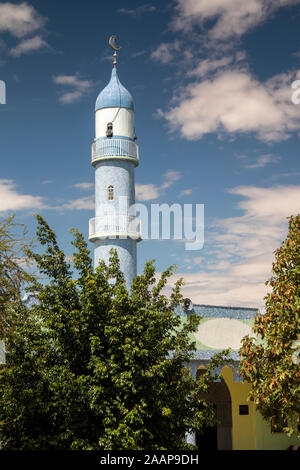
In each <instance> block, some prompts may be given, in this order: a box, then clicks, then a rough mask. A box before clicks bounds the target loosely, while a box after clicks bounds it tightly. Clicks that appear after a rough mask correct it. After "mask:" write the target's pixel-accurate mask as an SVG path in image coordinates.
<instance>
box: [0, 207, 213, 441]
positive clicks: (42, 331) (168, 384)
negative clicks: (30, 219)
mask: <svg viewBox="0 0 300 470" xmlns="http://www.w3.org/2000/svg"><path fill="white" fill-rule="evenodd" d="M37 218H38V231H37V236H38V240H39V241H40V243H41V244H42V245H44V246H45V253H44V254H36V253H33V252H31V251H29V252H28V255H29V256H30V257H31V258H32V259H33V260H34V261H35V262H36V263H37V265H38V267H39V271H40V272H41V274H43V275H44V276H45V277H46V280H45V281H44V282H37V281H34V282H33V283H32V290H33V291H34V292H35V293H36V296H37V299H38V304H37V305H34V306H33V307H31V308H26V306H25V305H22V304H21V305H18V312H17V313H18V316H19V318H20V319H21V320H22V321H20V322H19V323H18V328H17V331H16V333H15V335H14V336H13V337H8V342H7V348H8V351H9V355H8V358H7V364H6V366H3V377H2V379H1V381H0V420H2V421H4V423H5V424H4V426H2V429H0V440H1V443H2V446H3V448H5V449H180V448H185V447H186V444H185V433H186V432H187V431H188V430H190V429H197V428H199V427H200V426H201V425H203V422H204V421H205V420H208V419H209V420H212V419H213V418H212V413H211V409H210V407H209V405H208V404H206V403H205V401H204V400H203V399H201V400H199V396H200V394H201V392H202V391H203V390H204V391H205V390H207V387H208V382H209V374H210V371H208V372H207V374H206V377H205V379H203V380H202V381H200V382H199V383H198V384H196V383H195V381H194V380H193V378H192V376H191V374H190V370H189V368H188V367H187V363H188V362H189V361H190V359H191V357H192V355H193V351H194V348H195V345H194V344H193V343H192V342H191V340H190V333H191V332H193V331H195V329H196V328H197V325H198V322H199V318H197V317H196V315H190V316H189V317H188V321H187V322H186V323H184V324H182V323H181V321H180V317H179V316H178V315H176V314H175V313H174V310H175V308H176V306H178V304H179V303H180V302H181V301H182V296H181V293H180V288H181V285H182V280H180V281H178V282H177V283H176V284H175V286H174V289H173V291H172V293H171V294H170V296H169V298H168V297H166V296H165V295H163V293H162V290H163V288H164V287H165V286H166V283H167V281H168V279H169V277H170V276H171V274H172V271H173V268H169V269H167V270H166V271H165V272H164V273H163V274H162V275H161V277H160V279H159V280H158V281H156V280H155V279H156V277H155V268H154V266H153V264H152V262H148V263H147V264H146V266H145V269H144V272H143V274H142V275H140V276H138V277H137V278H136V279H135V280H134V283H133V286H132V289H131V293H129V292H128V291H127V290H126V287H125V282H124V278H123V274H122V273H121V271H120V268H119V262H118V258H117V255H116V253H115V252H112V253H111V258H110V263H109V265H108V266H106V265H105V264H104V263H100V264H99V266H98V267H97V268H96V270H93V267H92V260H91V258H90V254H89V251H88V248H87V245H86V243H85V241H84V239H83V237H82V235H81V234H80V233H78V232H77V231H76V230H73V233H74V240H73V245H74V248H75V253H74V256H73V264H74V268H75V271H76V273H77V275H76V279H74V277H75V276H74V275H73V274H72V271H71V268H70V265H69V264H68V262H67V261H66V257H65V255H64V253H63V251H62V250H61V249H60V248H59V246H58V244H57V241H56V237H55V234H54V232H53V231H52V230H51V229H50V227H49V226H48V225H47V223H46V222H45V221H44V220H43V219H42V218H41V217H40V216H37ZM221 360H222V358H221V357H220V358H216V359H215V365H217V364H218V363H219V362H220V361H221Z"/></svg>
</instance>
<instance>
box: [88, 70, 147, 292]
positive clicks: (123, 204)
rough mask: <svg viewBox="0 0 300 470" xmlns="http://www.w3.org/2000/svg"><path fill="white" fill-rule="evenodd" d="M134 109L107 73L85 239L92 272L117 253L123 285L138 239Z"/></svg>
mask: <svg viewBox="0 0 300 470" xmlns="http://www.w3.org/2000/svg"><path fill="white" fill-rule="evenodd" d="M135 139H136V137H135V129H134V108H133V100H132V97H131V95H130V93H129V92H128V91H127V90H126V89H125V88H124V87H123V85H121V83H120V81H119V78H118V76H117V72H116V69H115V68H113V71H112V76H111V80H110V82H109V84H108V85H107V86H106V87H105V88H104V90H102V92H101V93H100V95H99V96H98V98H97V102H96V115H95V140H94V143H93V146H92V165H93V166H94V168H95V218H93V219H91V220H90V230H89V239H90V241H92V242H94V261H95V267H96V266H97V265H98V264H99V261H100V260H101V259H102V260H104V261H105V262H106V263H107V262H108V260H109V256H110V250H111V248H115V249H116V250H117V253H118V256H119V260H120V267H121V270H122V271H123V273H124V276H125V280H126V285H127V287H128V288H130V286H131V284H132V280H133V278H134V277H135V276H136V274H137V263H136V243H137V241H139V240H140V239H141V233H140V232H141V230H140V224H139V222H138V220H137V219H136V218H135V215H134V211H132V209H133V207H132V206H134V204H135V189H134V188H135V183H134V171H135V167H136V166H137V165H138V162H139V155H138V146H137V144H136V142H135ZM130 208H131V211H130Z"/></svg>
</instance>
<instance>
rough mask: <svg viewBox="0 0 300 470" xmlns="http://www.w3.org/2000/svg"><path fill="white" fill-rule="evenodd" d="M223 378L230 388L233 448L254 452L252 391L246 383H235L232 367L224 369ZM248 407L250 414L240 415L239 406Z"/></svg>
mask: <svg viewBox="0 0 300 470" xmlns="http://www.w3.org/2000/svg"><path fill="white" fill-rule="evenodd" d="M222 376H223V378H224V380H225V382H226V385H227V387H228V388H229V391H230V395H231V408H232V448H233V450H254V449H255V438H254V406H253V403H251V402H250V403H249V402H248V401H247V396H248V393H249V390H250V387H249V385H248V384H246V383H244V382H234V379H233V371H232V370H231V368H230V367H224V368H223V369H222ZM240 405H248V410H249V414H248V415H240V414H239V406H240Z"/></svg>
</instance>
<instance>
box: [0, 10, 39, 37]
mask: <svg viewBox="0 0 300 470" xmlns="http://www.w3.org/2000/svg"><path fill="white" fill-rule="evenodd" d="M46 21H47V19H46V18H45V17H43V16H41V15H40V14H39V13H38V12H37V11H36V10H35V8H34V7H33V6H31V5H29V4H28V3H26V2H22V3H20V4H18V5H16V4H14V3H10V2H5V3H0V32H4V33H10V34H12V35H13V36H15V37H18V38H22V37H24V36H27V35H28V34H31V33H34V32H36V31H38V30H40V29H42V28H43V26H44V24H45V23H46Z"/></svg>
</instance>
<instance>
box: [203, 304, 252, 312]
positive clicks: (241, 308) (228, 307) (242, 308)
mask: <svg viewBox="0 0 300 470" xmlns="http://www.w3.org/2000/svg"><path fill="white" fill-rule="evenodd" d="M194 307H212V308H226V309H230V310H255V311H257V310H259V309H258V308H256V307H231V306H228V305H209V304H194Z"/></svg>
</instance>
